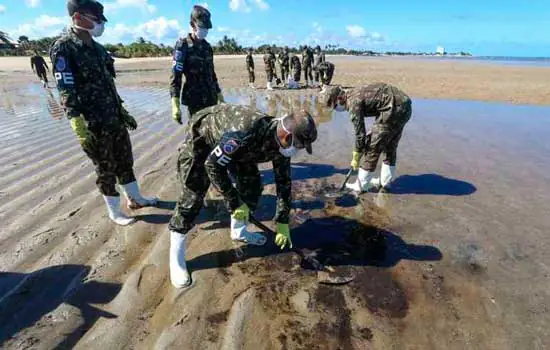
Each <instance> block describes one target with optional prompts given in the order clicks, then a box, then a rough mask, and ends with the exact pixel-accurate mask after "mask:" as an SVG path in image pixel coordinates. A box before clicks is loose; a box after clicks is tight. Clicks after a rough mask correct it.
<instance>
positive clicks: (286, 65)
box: [279, 47, 290, 82]
mask: <svg viewBox="0 0 550 350" xmlns="http://www.w3.org/2000/svg"><path fill="white" fill-rule="evenodd" d="M279 65H280V66H281V79H282V80H283V82H287V81H288V78H289V74H290V57H289V56H288V47H285V48H284V49H283V50H282V51H281V53H280V54H279Z"/></svg>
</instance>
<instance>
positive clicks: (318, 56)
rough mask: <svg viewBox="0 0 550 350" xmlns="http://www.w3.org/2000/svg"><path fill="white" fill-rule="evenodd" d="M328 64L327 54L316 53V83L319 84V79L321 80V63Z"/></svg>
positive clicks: (314, 66)
mask: <svg viewBox="0 0 550 350" xmlns="http://www.w3.org/2000/svg"><path fill="white" fill-rule="evenodd" d="M324 62H326V59H325V54H324V53H323V52H322V51H319V52H316V53H315V59H314V62H313V70H314V71H315V82H316V83H318V82H319V78H321V75H320V72H319V65H320V64H321V63H324Z"/></svg>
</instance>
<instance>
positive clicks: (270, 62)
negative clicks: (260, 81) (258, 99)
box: [264, 52, 277, 83]
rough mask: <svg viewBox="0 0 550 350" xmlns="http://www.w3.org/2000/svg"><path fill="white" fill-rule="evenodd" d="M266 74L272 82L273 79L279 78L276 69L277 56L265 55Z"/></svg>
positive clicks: (270, 53) (272, 54) (269, 53)
mask: <svg viewBox="0 0 550 350" xmlns="http://www.w3.org/2000/svg"><path fill="white" fill-rule="evenodd" d="M264 64H265V74H266V75H267V81H268V82H270V83H271V82H272V81H273V77H275V78H277V72H276V68H275V54H274V53H272V52H268V53H266V54H265V55H264Z"/></svg>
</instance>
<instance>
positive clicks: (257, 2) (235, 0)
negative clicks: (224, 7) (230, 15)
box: [229, 0, 269, 12]
mask: <svg viewBox="0 0 550 350" xmlns="http://www.w3.org/2000/svg"><path fill="white" fill-rule="evenodd" d="M251 4H253V5H254V6H255V7H256V8H258V9H260V10H262V11H265V10H268V9H269V4H268V3H267V2H265V0H229V8H230V9H231V10H232V11H235V12H250V11H251V10H252V6H251Z"/></svg>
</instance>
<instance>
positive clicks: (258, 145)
mask: <svg viewBox="0 0 550 350" xmlns="http://www.w3.org/2000/svg"><path fill="white" fill-rule="evenodd" d="M67 10H68V14H69V16H70V17H71V21H72V25H71V27H70V29H69V30H68V31H67V32H66V34H64V35H63V36H62V37H61V38H60V39H59V40H57V41H56V42H55V44H54V45H53V46H52V47H51V50H50V59H51V62H52V64H53V69H52V72H53V75H54V78H55V81H56V83H57V88H58V90H59V93H60V99H61V103H62V105H63V108H64V111H65V114H66V116H67V118H68V119H69V122H70V125H71V128H72V129H73V131H74V133H75V135H76V136H77V139H78V140H79V142H80V144H81V147H82V150H83V151H84V153H85V154H86V155H87V156H88V157H89V158H90V160H91V161H92V162H93V164H94V166H95V171H96V174H97V178H96V184H97V187H98V190H99V192H100V193H101V195H102V196H103V198H104V201H105V205H106V207H107V213H108V215H109V218H110V219H111V220H112V221H114V222H115V223H116V224H118V225H129V224H131V223H132V222H134V220H135V219H134V218H132V217H129V216H127V215H126V214H124V213H123V212H122V210H121V203H120V194H119V190H120V191H121V193H122V194H123V195H124V197H125V199H126V202H127V207H128V209H130V210H137V209H140V208H142V207H145V206H155V205H156V203H157V201H158V200H157V199H156V198H147V197H144V196H142V195H141V193H140V189H139V186H138V183H137V181H136V176H135V173H134V168H133V165H134V163H133V153H132V144H131V140H130V135H129V133H128V130H130V131H132V130H135V129H136V128H137V127H138V123H137V121H136V120H135V119H134V118H133V117H132V116H131V114H130V113H129V112H128V111H127V110H126V108H125V107H124V101H123V100H122V98H121V97H120V96H119V94H118V92H117V88H116V84H115V78H116V72H115V68H114V61H113V59H112V57H111V56H110V55H109V54H108V53H107V51H106V50H105V48H104V47H103V46H102V45H100V44H99V43H97V42H96V41H95V40H93V38H94V37H99V36H101V35H102V33H103V30H104V26H105V23H106V22H107V18H105V16H104V14H103V6H102V5H101V4H100V3H98V2H97V1H95V0H68V2H67ZM190 26H191V32H190V33H189V34H188V35H186V36H185V37H182V38H180V39H179V40H178V41H177V42H176V45H175V48H174V54H173V55H174V56H173V62H172V73H171V77H170V83H169V90H170V96H171V104H172V118H173V119H174V120H175V121H176V122H177V123H179V124H182V123H183V120H182V110H181V105H185V106H186V107H187V110H188V112H189V113H188V116H189V118H188V121H187V136H186V138H185V141H184V142H183V144H182V145H181V147H180V148H179V150H178V159H177V167H176V170H177V178H178V180H179V185H180V189H181V193H180V196H179V199H178V201H177V204H176V208H175V210H174V213H173V216H172V218H171V220H170V222H169V225H168V230H169V234H170V253H169V261H170V280H171V282H172V284H173V286H174V287H176V288H182V287H186V286H189V285H190V284H191V275H190V273H189V271H188V270H187V265H186V257H185V255H186V254H185V252H186V241H187V234H188V232H189V231H190V230H191V229H192V228H193V227H194V224H195V219H196V217H197V215H198V213H199V211H200V209H201V207H202V205H203V199H204V197H205V195H206V193H207V191H208V189H209V187H210V185H212V186H213V187H214V188H215V189H216V190H217V191H218V192H219V193H221V194H222V195H223V197H224V200H225V204H226V207H227V209H228V211H229V212H230V214H231V228H230V237H231V239H233V240H236V241H241V242H245V243H247V244H252V245H263V244H265V243H266V237H265V236H264V235H262V234H260V233H257V232H251V231H249V230H248V222H249V217H250V215H251V214H252V213H253V212H254V210H255V209H256V208H257V205H258V201H259V198H260V196H261V193H262V188H263V185H262V181H261V177H260V172H259V169H258V164H260V163H265V162H270V163H271V164H272V165H273V172H274V178H275V185H276V193H277V207H276V213H275V217H274V220H275V223H276V227H277V229H276V236H275V243H276V244H277V245H278V246H280V247H281V249H284V248H285V247H292V238H291V234H290V229H289V220H290V212H291V198H292V186H291V183H292V179H291V166H290V164H291V158H292V157H294V156H295V155H296V154H297V153H298V152H299V151H300V150H306V152H307V153H309V154H311V153H312V144H313V143H314V142H315V141H316V140H317V128H316V124H315V121H314V116H312V115H310V114H309V113H308V112H306V111H295V112H290V113H287V114H286V115H284V116H281V117H279V118H276V117H274V116H271V115H268V114H265V113H263V112H261V111H259V110H257V109H255V108H253V107H245V106H236V105H230V104H226V103H225V102H224V98H223V95H222V93H221V88H220V85H219V83H218V78H217V76H216V72H215V68H214V57H213V50H212V47H211V46H210V44H209V43H208V42H207V41H206V37H207V35H208V30H209V29H210V28H212V22H211V14H210V12H209V11H208V10H207V9H206V8H204V7H201V6H194V7H193V9H192V12H191V16H190ZM301 51H302V57H301V60H300V58H299V57H298V56H296V55H292V56H290V55H289V50H288V48H284V49H283V51H282V52H281V53H279V55H278V57H277V56H276V55H275V53H274V52H272V51H271V50H268V51H267V52H266V54H265V56H264V63H265V69H266V73H267V77H268V83H267V88H268V89H272V88H273V87H272V81H273V79H275V80H276V81H278V80H279V77H278V76H277V73H276V67H275V64H276V62H278V63H279V65H280V71H281V78H282V79H283V80H285V81H287V83H288V86H289V87H291V88H292V87H298V86H299V85H298V84H299V83H300V80H301V79H300V77H301V73H302V71H303V72H304V80H305V84H306V86H314V85H316V84H318V83H319V82H320V83H321V85H322V87H323V90H322V91H323V93H322V94H321V97H322V98H323V99H324V104H325V106H326V107H327V108H329V109H335V110H336V111H338V112H342V111H348V112H349V115H350V117H351V121H352V123H353V126H354V129H355V135H356V136H355V147H354V150H353V153H352V162H351V167H352V169H354V170H357V171H358V176H357V180H356V182H355V183H353V184H349V185H348V187H349V188H350V189H351V190H353V191H356V192H362V191H367V190H369V189H370V188H372V187H374V186H376V187H382V188H389V186H390V183H391V181H392V180H393V179H394V177H395V168H396V159H397V146H398V144H399V140H400V138H401V135H402V134H403V130H404V127H405V125H406V123H407V122H408V120H409V119H410V117H411V114H412V103H411V100H410V98H409V97H408V96H407V95H406V94H405V93H404V92H402V91H400V90H399V89H398V88H396V87H394V86H391V85H388V84H383V83H376V84H371V85H368V86H364V87H361V88H357V89H354V90H350V91H345V90H343V89H342V88H340V87H338V86H334V87H328V85H330V84H331V81H332V76H333V74H334V65H333V64H332V63H330V62H327V61H326V60H325V56H324V54H323V53H322V52H321V49H320V47H317V48H316V49H315V53H314V52H313V51H312V50H311V49H310V48H308V47H303V48H302V50H301ZM42 61H43V60H42ZM42 61H40V60H39V59H36V58H33V61H32V66H33V69H35V70H36V73H37V74H38V75H39V77H40V78H41V80H43V81H46V78H45V72H44V67H47V66H46V64H45V62H42ZM246 67H247V71H248V76H249V84H250V86H251V87H253V86H254V82H255V71H254V69H255V67H254V59H253V56H252V50H251V49H250V50H249V51H248V54H247V55H246ZM313 73H315V74H314V75H315V82H314V78H313ZM183 78H185V83H184V84H182V80H183ZM182 85H183V86H182ZM366 117H374V118H375V122H374V126H373V127H372V129H371V131H370V132H366V130H365V123H364V118H366ZM382 153H384V158H383V164H382V168H381V172H380V176H379V177H376V178H375V176H374V174H375V171H376V167H377V163H378V160H379V158H380V156H381V154H382ZM362 157H364V163H363V166H360V165H359V162H360V160H361V158H362ZM117 186H118V190H117Z"/></svg>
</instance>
